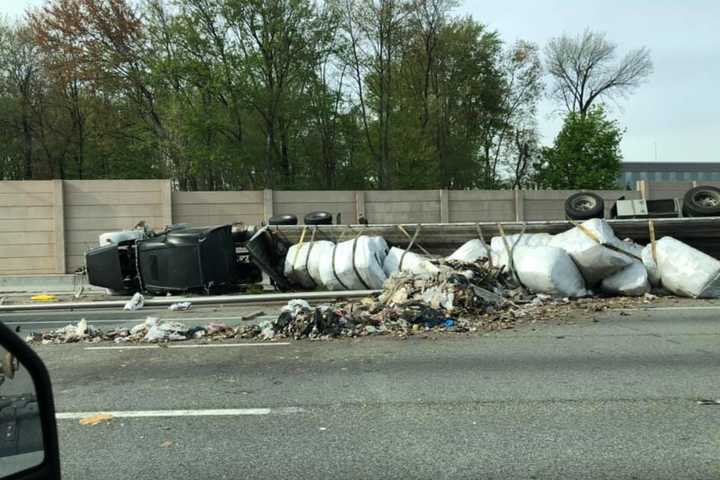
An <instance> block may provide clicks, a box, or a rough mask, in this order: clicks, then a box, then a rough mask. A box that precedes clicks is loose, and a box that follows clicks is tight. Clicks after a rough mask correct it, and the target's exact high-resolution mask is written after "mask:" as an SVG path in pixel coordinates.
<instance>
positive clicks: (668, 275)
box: [643, 237, 720, 298]
mask: <svg viewBox="0 0 720 480" xmlns="http://www.w3.org/2000/svg"><path fill="white" fill-rule="evenodd" d="M655 249H656V254H657V264H656V265H655V262H653V261H652V245H647V246H646V247H645V249H644V250H643V259H648V260H649V262H648V263H649V267H648V272H650V271H651V270H652V275H655V276H656V277H658V278H659V279H660V282H661V283H662V286H663V287H665V288H667V289H668V290H670V291H671V292H672V293H674V294H676V295H680V296H683V297H694V298H718V297H720V261H718V260H716V259H715V258H713V257H711V256H710V255H707V254H705V253H703V252H701V251H700V250H697V249H695V248H693V247H691V246H689V245H687V244H685V243H683V242H681V241H679V240H676V239H674V238H672V237H663V238H661V239H660V240H658V241H657V242H655ZM646 265H647V264H646Z"/></svg>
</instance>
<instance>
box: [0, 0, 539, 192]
mask: <svg viewBox="0 0 720 480" xmlns="http://www.w3.org/2000/svg"><path fill="white" fill-rule="evenodd" d="M456 6H457V3H456V1H455V0H325V1H323V2H315V1H313V0H144V1H143V2H135V1H132V0H46V2H45V3H44V5H42V6H41V7H39V8H37V9H34V10H30V11H29V12H28V14H27V16H26V18H25V19H24V20H22V21H19V22H17V23H15V24H11V23H9V22H7V21H0V106H2V111H3V112H4V115H3V116H2V117H1V118H0V179H47V178H81V179H91V178H159V177H169V178H172V179H173V180H174V182H175V183H176V185H177V186H178V188H181V189H186V190H228V189H260V188H282V189H361V188H385V189H388V188H458V189H462V188H499V187H503V186H506V187H507V186H516V187H517V186H523V185H526V184H527V182H528V181H530V179H531V175H532V172H533V165H534V161H535V159H536V158H537V156H538V155H539V154H540V147H539V141H538V134H537V128H536V121H535V115H536V110H537V104H538V102H539V100H540V98H541V97H542V95H543V65H542V62H541V58H540V48H539V47H538V46H537V45H535V44H533V43H530V42H527V41H518V42H516V43H506V42H503V39H502V38H501V35H500V33H499V32H496V31H494V30H492V29H491V28H489V27H488V26H486V25H484V24H482V23H480V22H479V21H477V20H476V19H474V18H471V17H462V16H458V15H456V14H454V13H453V11H454V9H455V7H456Z"/></svg>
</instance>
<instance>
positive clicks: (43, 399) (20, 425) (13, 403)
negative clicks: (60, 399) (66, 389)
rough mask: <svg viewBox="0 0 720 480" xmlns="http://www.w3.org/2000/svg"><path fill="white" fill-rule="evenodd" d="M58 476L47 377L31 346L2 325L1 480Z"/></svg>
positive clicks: (49, 387) (0, 338)
mask: <svg viewBox="0 0 720 480" xmlns="http://www.w3.org/2000/svg"><path fill="white" fill-rule="evenodd" d="M59 478H60V455H59V452H58V440H57V425H56V423H55V404H54V401H53V395H52V387H51V385H50V375H49V374H48V371H47V369H46V368H45V364H43V362H42V360H40V357H38V355H37V354H36V353H35V352H34V351H33V349H32V348H30V346H28V345H27V344H26V343H25V342H24V341H23V340H22V339H21V338H20V337H18V336H17V335H16V334H15V333H14V332H13V331H12V330H10V329H9V328H8V327H7V326H5V324H3V323H0V480H6V479H7V480H35V479H38V480H39V479H59Z"/></svg>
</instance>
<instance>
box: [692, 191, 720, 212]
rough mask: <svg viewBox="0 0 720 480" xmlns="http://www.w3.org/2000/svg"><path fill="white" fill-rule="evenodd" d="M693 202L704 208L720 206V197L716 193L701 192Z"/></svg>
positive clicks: (695, 196)
mask: <svg viewBox="0 0 720 480" xmlns="http://www.w3.org/2000/svg"><path fill="white" fill-rule="evenodd" d="M693 202H694V203H695V205H698V206H700V207H703V208H716V207H718V206H720V196H719V195H718V194H717V193H715V192H708V191H700V192H698V193H696V194H695V195H694V196H693Z"/></svg>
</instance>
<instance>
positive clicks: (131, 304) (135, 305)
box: [123, 292, 145, 312]
mask: <svg viewBox="0 0 720 480" xmlns="http://www.w3.org/2000/svg"><path fill="white" fill-rule="evenodd" d="M143 305H145V297H143V296H142V294H141V293H140V292H136V293H135V295H133V296H132V298H131V299H130V300H128V301H127V303H126V304H125V306H124V307H123V310H127V311H130V312H134V311H135V310H140V309H141V308H142V307H143Z"/></svg>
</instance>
